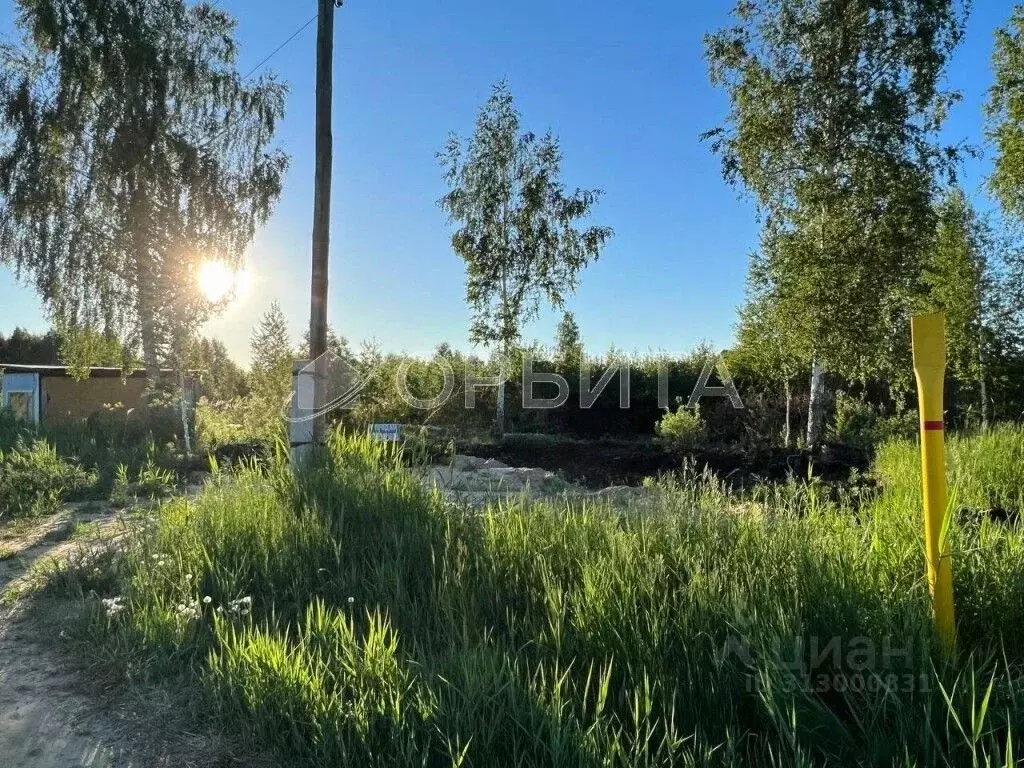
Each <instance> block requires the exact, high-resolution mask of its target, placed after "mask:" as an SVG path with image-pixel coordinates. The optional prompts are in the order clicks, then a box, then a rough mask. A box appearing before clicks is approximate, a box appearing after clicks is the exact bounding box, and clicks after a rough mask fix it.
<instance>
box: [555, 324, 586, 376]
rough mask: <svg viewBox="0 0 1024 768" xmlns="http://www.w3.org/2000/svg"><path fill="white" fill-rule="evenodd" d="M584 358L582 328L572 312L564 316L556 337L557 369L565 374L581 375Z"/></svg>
mask: <svg viewBox="0 0 1024 768" xmlns="http://www.w3.org/2000/svg"><path fill="white" fill-rule="evenodd" d="M582 358H583V342H582V340H581V339H580V327H579V325H577V324H576V318H575V316H574V315H573V313H572V312H565V313H563V314H562V319H561V320H560V321H559V323H558V331H557V335H556V337H555V358H554V361H555V367H556V368H557V370H559V371H563V372H565V373H569V374H572V373H576V374H578V373H579V368H580V362H581V361H582Z"/></svg>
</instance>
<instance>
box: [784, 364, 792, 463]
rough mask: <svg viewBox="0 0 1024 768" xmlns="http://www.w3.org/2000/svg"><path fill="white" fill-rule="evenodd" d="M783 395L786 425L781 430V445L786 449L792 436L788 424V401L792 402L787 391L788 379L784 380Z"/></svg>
mask: <svg viewBox="0 0 1024 768" xmlns="http://www.w3.org/2000/svg"><path fill="white" fill-rule="evenodd" d="M784 394H785V396H786V425H785V426H784V427H783V429H782V444H783V446H785V447H786V448H789V443H790V440H791V439H792V434H791V432H790V428H789V424H790V401H791V400H792V397H791V393H790V390H789V379H788V378H787V379H786V382H785V389H784Z"/></svg>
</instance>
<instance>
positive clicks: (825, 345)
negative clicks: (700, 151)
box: [705, 0, 963, 378]
mask: <svg viewBox="0 0 1024 768" xmlns="http://www.w3.org/2000/svg"><path fill="white" fill-rule="evenodd" d="M734 16H735V18H736V20H737V24H736V26H734V27H731V28H727V29H724V30H721V31H719V32H717V33H715V34H712V35H709V36H707V37H706V38H705V55H706V57H707V60H708V66H709V71H710V77H711V81H712V83H713V84H715V85H718V86H721V87H722V88H724V89H725V90H726V92H727V93H728V95H729V98H730V103H731V108H730V112H729V114H728V116H727V117H726V121H725V124H724V125H723V126H722V127H720V128H718V129H716V130H714V131H710V132H708V133H707V134H705V138H706V139H709V140H711V142H712V144H711V146H712V149H713V150H714V151H715V152H716V153H718V154H719V155H721V157H722V164H723V174H724V176H725V178H726V180H727V181H729V182H730V183H732V184H738V185H742V186H743V187H744V189H745V190H746V191H748V192H749V193H750V194H751V195H752V196H753V197H754V198H755V199H756V200H757V203H758V205H759V208H760V209H761V212H762V215H763V216H764V226H763V229H762V246H761V253H760V254H759V256H758V257H757V258H756V259H755V261H754V263H753V265H752V268H751V275H750V277H751V301H752V302H755V304H757V305H760V306H755V307H754V309H753V311H752V312H749V313H748V321H749V319H750V318H752V317H753V316H754V315H758V316H761V317H763V318H770V322H771V323H773V324H775V327H777V328H778V329H779V333H778V334H777V335H778V336H779V338H778V339H777V340H776V341H774V342H773V343H772V346H774V347H776V352H775V353H773V355H772V357H774V358H775V360H774V364H775V365H776V367H777V365H778V364H779V363H781V360H780V359H779V356H780V355H779V352H778V348H779V347H780V345H781V346H783V347H785V348H786V349H787V350H788V355H787V356H795V357H796V358H797V359H799V360H800V361H801V362H802V364H803V365H804V366H807V365H808V364H809V363H810V359H811V357H817V358H818V359H819V360H820V361H821V362H823V363H824V364H825V366H826V367H827V368H828V370H830V371H832V372H835V373H840V374H844V375H847V376H850V377H854V378H863V377H864V376H865V375H867V374H868V373H875V374H878V373H881V372H883V371H884V369H885V368H886V367H888V366H889V365H893V364H897V363H899V362H901V361H902V358H903V357H904V356H905V350H904V349H902V347H905V343H904V342H903V341H902V339H903V337H904V336H905V335H906V327H905V320H906V316H907V314H908V311H909V305H910V301H911V298H912V296H913V289H914V284H915V281H916V279H917V275H918V273H919V269H920V263H919V262H920V257H921V253H922V251H923V249H924V248H925V247H927V244H928V242H929V238H930V236H931V232H932V231H933V227H934V218H935V217H934V211H933V209H932V199H933V196H934V193H935V189H936V178H937V174H939V173H940V172H944V171H949V172H951V170H952V165H953V162H954V160H955V158H956V151H955V150H953V149H951V148H945V147H941V146H939V145H937V144H936V143H935V131H936V130H937V129H938V127H939V126H940V125H941V123H942V120H943V119H944V116H945V112H946V109H947V107H948V105H949V104H950V103H951V102H952V101H953V100H955V99H956V98H957V95H956V94H952V93H946V92H943V91H941V90H939V87H938V82H939V80H940V78H941V76H942V73H943V72H944V70H945V66H946V63H947V60H948V57H949V54H950V52H951V51H952V49H953V48H954V47H955V46H956V44H957V43H958V42H959V40H960V38H961V36H962V34H963V23H962V18H961V14H960V13H959V6H958V4H957V3H955V2H934V1H933V0H884V1H883V2H867V1H866V0H851V1H850V2H841V3H837V2H830V1H829V0H761V2H753V1H745V2H741V3H739V4H738V5H737V7H736V9H735V10H734ZM758 324H759V325H761V326H763V325H764V321H761V322H759V323H758ZM885 372H886V373H887V372H888V371H885Z"/></svg>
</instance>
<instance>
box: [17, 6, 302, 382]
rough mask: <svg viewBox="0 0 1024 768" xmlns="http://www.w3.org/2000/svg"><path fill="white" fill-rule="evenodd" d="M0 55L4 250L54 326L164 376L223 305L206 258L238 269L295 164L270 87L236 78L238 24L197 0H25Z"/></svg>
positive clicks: (279, 99) (277, 95)
mask: <svg viewBox="0 0 1024 768" xmlns="http://www.w3.org/2000/svg"><path fill="white" fill-rule="evenodd" d="M19 5H20V15H19V19H18V24H19V26H20V28H21V30H22V31H23V33H24V37H23V42H22V45H21V46H20V47H7V48H5V49H3V50H2V51H0V57H2V59H3V64H4V67H3V70H2V74H0V126H2V127H0V130H2V131H3V133H4V135H5V139H6V141H5V142H4V143H3V145H2V147H0V253H2V254H3V256H2V257H0V258H2V259H4V260H5V261H7V262H9V263H11V264H12V265H13V266H14V267H15V268H17V269H19V270H20V271H22V272H23V273H24V274H25V275H26V276H28V277H30V278H31V279H32V280H33V282H34V283H35V286H36V288H37V289H38V291H39V292H40V295H41V296H42V298H43V300H44V301H45V302H46V304H47V306H48V308H49V309H50V310H51V311H52V312H53V314H54V315H55V316H56V317H59V318H61V319H62V321H64V322H66V323H67V324H68V325H70V326H76V325H88V326H91V327H94V328H97V329H100V330H102V331H103V332H105V333H107V334H108V335H116V336H118V337H120V338H121V339H122V340H123V341H126V342H128V343H129V344H130V346H135V345H136V344H137V343H138V342H139V341H140V340H141V342H142V346H143V352H144V357H145V360H146V364H147V366H149V367H155V366H156V365H157V364H158V363H159V362H161V361H164V360H167V359H168V358H169V357H172V356H173V355H172V349H171V348H172V347H178V348H179V352H180V347H181V340H180V337H181V336H182V335H183V334H184V335H187V332H188V330H189V329H192V328H195V327H196V326H197V325H198V324H199V323H200V322H201V321H202V320H203V319H204V317H205V316H206V315H207V314H208V313H209V311H210V310H211V306H210V304H209V303H208V302H206V301H205V300H203V299H202V297H200V296H199V295H198V294H197V292H196V290H195V273H196V270H197V267H198V265H199V264H200V263H202V262H203V261H204V260H207V259H215V258H216V259H220V260H223V261H225V262H227V263H228V264H230V265H236V264H237V263H238V262H239V261H240V260H241V258H242V255H243V252H244V250H245V248H246V247H247V246H248V244H249V243H250V242H251V240H252V238H253V235H254V233H255V230H256V227H257V226H259V225H260V224H261V223H262V222H264V221H265V220H266V218H267V217H268V216H269V215H270V212H271V210H272V208H273V205H274V203H275V201H276V200H277V198H278V196H279V194H280V191H281V184H282V179H283V175H284V172H285V170H286V167H287V158H286V156H285V155H284V153H282V152H280V151H279V150H275V149H273V148H272V146H271V143H272V140H273V135H274V130H275V127H276V123H277V121H278V120H279V119H280V118H281V117H282V116H283V112H284V96H285V89H284V87H283V86H282V85H281V84H280V83H278V82H276V81H275V80H274V78H273V77H261V78H259V79H258V80H256V81H247V80H244V79H243V78H242V77H241V76H240V75H239V74H238V72H237V71H236V70H235V68H234V63H235V55H236V51H235V43H234V32H235V22H234V20H233V19H232V18H231V17H230V16H228V15H227V14H225V13H223V12H221V11H218V10H216V9H214V8H212V7H211V6H209V5H206V4H201V5H192V4H189V3H186V2H184V0H147V2H142V1H141V0H97V2H90V3H80V2H76V1H75V0H31V2H30V1H29V0H21V2H20V3H19Z"/></svg>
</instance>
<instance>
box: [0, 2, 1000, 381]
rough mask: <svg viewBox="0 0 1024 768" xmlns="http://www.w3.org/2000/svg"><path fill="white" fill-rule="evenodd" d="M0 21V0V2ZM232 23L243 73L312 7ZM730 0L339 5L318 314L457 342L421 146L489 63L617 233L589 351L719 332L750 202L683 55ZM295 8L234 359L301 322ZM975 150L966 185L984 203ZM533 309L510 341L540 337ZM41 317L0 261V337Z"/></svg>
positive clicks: (434, 185) (309, 81)
mask: <svg viewBox="0 0 1024 768" xmlns="http://www.w3.org/2000/svg"><path fill="white" fill-rule="evenodd" d="M0 3H2V4H0V31H2V32H3V33H4V34H5V35H8V34H10V31H11V29H12V10H13V3H12V2H11V1H10V0H0ZM221 5H223V6H224V7H226V8H227V9H229V10H230V11H231V12H232V13H233V14H234V15H235V16H236V18H237V19H238V20H239V30H238V34H239V39H240V43H241V46H242V52H241V60H240V63H239V68H240V69H241V70H242V71H245V70H247V69H248V68H249V67H251V66H253V65H254V64H255V63H256V62H258V61H259V60H260V59H262V58H263V57H264V56H265V55H266V54H268V53H269V52H270V51H271V50H273V49H274V48H275V47H276V46H277V45H278V44H279V43H281V42H282V41H283V40H284V38H285V37H287V36H288V35H289V34H290V33H291V32H292V31H294V30H295V29H296V28H298V27H299V26H300V25H301V24H302V23H303V22H305V21H306V20H307V19H308V18H309V17H310V16H312V15H313V13H314V12H315V10H316V3H315V2H314V0H293V1H292V2H287V3H282V2H280V0H244V1H243V0H222V2H221ZM731 6H732V0H707V2H703V3H697V2H679V0H636V1H635V2H630V3H627V2H611V0H586V2H584V0H558V2H551V0H520V2H517V3H485V2H479V0H445V2H444V3H422V2H417V1H414V0H391V1H390V2H381V0H347V2H346V3H345V7H344V8H341V9H339V10H338V11H337V17H336V34H337V41H336V65H335V105H334V147H335V154H334V200H333V207H332V210H333V212H332V228H331V236H332V243H331V269H330V298H329V310H328V311H329V317H330V321H331V324H332V325H334V326H335V327H336V328H337V329H338V330H339V331H341V332H342V333H343V334H344V335H346V336H347V337H348V338H349V339H350V340H352V341H354V342H357V343H358V342H359V341H360V340H362V339H370V338H375V339H377V340H378V341H379V342H380V343H381V344H382V345H383V346H384V347H385V349H388V350H405V351H408V352H413V353H426V352H429V351H430V350H431V349H433V348H434V346H436V345H437V344H438V343H439V342H441V341H448V342H449V343H451V344H452V345H453V346H456V347H461V348H468V342H467V338H466V337H467V330H466V329H467V327H468V323H469V313H468V311H467V309H466V306H465V302H464V298H463V297H464V294H463V268H462V264H461V262H460V261H459V260H458V258H457V257H456V256H455V255H454V254H452V252H451V250H450V248H449V244H448V237H449V233H448V229H447V226H446V224H445V221H444V219H443V216H442V214H441V212H440V211H439V210H438V208H437V206H436V203H435V201H436V200H437V198H438V197H440V196H441V195H442V194H443V192H444V187H443V184H442V181H441V176H440V172H439V169H438V167H437V164H436V161H435V153H436V152H437V151H438V150H439V149H440V148H441V147H442V145H443V143H444V141H445V138H446V136H447V134H448V133H449V132H450V131H452V130H454V131H457V132H458V133H460V134H462V135H466V134H468V133H469V132H470V131H471V129H472V125H473V119H474V117H475V114H476V111H477V108H478V107H479V106H480V104H481V103H482V102H483V101H484V100H485V99H486V98H487V96H488V94H489V90H490V88H491V85H492V84H493V83H495V82H496V81H498V80H500V79H501V78H503V77H507V78H508V79H509V81H510V83H511V85H512V88H513V91H514V93H515V95H516V98H517V101H518V104H519V107H520V110H521V112H522V114H523V123H524V126H525V127H527V128H530V129H533V130H537V131H541V130H544V129H546V128H549V127H550V128H551V129H553V131H554V132H555V133H556V134H557V135H558V136H559V137H560V138H561V141H562V147H563V151H564V155H565V161H564V168H563V172H564V180H565V181H566V183H567V185H569V186H585V187H599V188H602V189H604V190H605V198H604V200H603V201H602V203H601V205H600V206H599V207H598V209H597V214H596V216H595V221H598V222H599V223H602V224H608V225H610V226H612V227H614V228H615V230H616V237H615V239H614V240H613V241H612V242H611V244H610V245H609V247H608V248H607V250H606V251H605V253H604V255H603V256H602V258H601V260H600V261H599V262H597V263H596V264H594V265H593V266H591V267H590V268H589V269H588V270H587V271H586V272H585V273H584V274H583V277H582V284H581V287H580V290H579V291H578V292H577V294H576V295H575V296H574V297H573V298H572V299H571V300H570V307H571V308H572V309H573V310H574V311H575V313H576V315H577V318H578V320H579V324H580V327H581V330H582V333H583V337H584V340H585V342H586V344H587V346H588V348H590V349H592V350H595V351H601V350H605V349H607V348H608V347H609V346H610V345H613V344H614V345H615V346H616V347H618V348H620V349H624V350H636V351H645V350H649V349H663V350H668V351H677V350H683V349H686V348H689V347H690V346H692V345H693V344H694V343H695V342H697V341H699V340H709V341H711V342H713V343H715V344H717V345H719V346H724V345H727V344H729V343H730V341H731V339H732V334H733V323H734V320H735V310H736V307H737V306H738V305H739V303H740V302H741V300H742V297H743V287H744V277H745V272H746V264H747V258H748V255H749V253H750V252H751V250H752V249H753V248H754V247H755V246H756V243H757V223H756V221H755V218H754V211H753V207H752V206H751V204H750V203H749V202H748V201H745V200H743V199H740V198H739V197H738V195H737V192H736V191H734V190H732V189H730V188H728V187H726V185H725V184H724V183H723V182H722V180H721V175H720V166H719V162H718V160H717V159H716V158H715V157H713V156H712V155H711V153H710V151H709V149H708V148H707V146H705V145H703V144H701V143H700V142H699V140H698V136H699V134H700V133H701V132H702V131H704V130H707V129H708V128H711V127H714V126H715V125H717V124H718V123H719V122H720V121H721V119H722V117H723V115H724V113H725V110H726V101H725V98H724V96H723V95H722V94H721V93H719V92H716V91H715V90H713V89H712V88H711V87H710V86H709V84H708V82H707V76H706V70H705V65H704V62H703V59H702V55H701V36H702V35H703V34H704V33H705V32H707V31H709V30H713V29H716V28H718V27H720V26H722V25H723V24H724V23H726V21H727V15H728V10H729V9H730V7H731ZM1009 7H1010V4H1009V3H1004V2H997V1H996V0H975V8H974V11H973V14H972V17H971V20H970V24H969V28H968V36H967V40H966V41H965V43H964V45H963V47H962V48H961V49H960V51H959V52H958V54H957V56H956V59H955V61H954V63H953V67H952V70H951V74H950V83H949V85H950V86H951V87H954V88H958V89H960V90H962V91H963V93H964V101H963V103H962V104H960V105H959V106H957V107H956V109H955V111H954V113H953V115H952V117H951V120H950V121H949V123H948V127H947V134H948V138H950V139H966V140H969V141H971V142H973V143H976V144H980V143H981V128H982V116H981V104H982V102H983V100H984V93H985V89H986V88H987V87H988V85H989V83H990V82H991V72H990V53H991V47H992V32H993V30H994V29H995V27H996V26H998V25H1000V24H1003V23H1005V21H1006V19H1007V17H1008V16H1009ZM315 27H316V25H315V23H314V24H313V25H311V26H310V27H309V28H307V29H306V30H305V31H304V32H303V33H302V35H300V36H299V37H298V38H297V39H296V40H294V41H293V42H292V43H291V44H289V46H288V47H287V48H286V49H284V50H283V51H282V52H281V53H279V54H278V55H277V56H275V57H274V59H273V60H272V61H271V63H270V65H269V67H270V68H271V69H273V70H274V71H276V72H277V73H278V74H279V75H280V77H281V78H282V79H284V80H285V81H287V82H288V83H289V84H290V86H291V95H290V97H289V102H288V115H287V118H286V120H285V121H284V123H283V124H282V125H281V129H280V133H279V142H280V144H281V145H282V146H283V147H284V148H285V149H286V150H287V151H288V152H289V153H290V155H291V157H292V165H291V170H290V173H289V175H288V178H287V180H286V184H285V191H284V195H283V196H282V198H281V201H280V204H279V205H278V207H277V211H276V213H275V215H274V217H273V219H272V220H271V221H270V223H269V224H268V226H267V227H266V228H265V229H264V230H263V231H262V232H261V233H260V234H259V235H258V237H257V239H256V241H255V242H254V244H253V246H252V248H251V251H250V254H249V257H248V263H249V265H250V269H251V270H252V272H253V274H254V277H255V280H254V285H253V287H252V289H251V291H250V292H249V294H248V295H247V296H246V297H244V298H243V299H240V300H239V301H238V302H236V304H235V305H233V306H232V307H231V308H229V309H228V310H227V311H226V312H225V314H224V315H223V316H222V317H221V318H219V319H218V320H216V321H214V322H212V323H211V324H210V325H209V326H208V327H207V329H206V332H207V334H208V335H212V336H216V337H218V338H221V339H223V340H224V341H225V343H226V344H227V345H228V348H229V350H230V351H231V353H232V354H233V355H234V356H235V357H236V358H237V359H239V360H240V361H242V362H246V361H247V360H248V356H249V355H248V336H249V331H250V329H251V327H252V325H253V323H254V322H255V321H256V319H257V318H258V317H259V315H260V314H261V313H262V312H263V311H264V310H265V309H266V308H267V306H268V305H269V303H270V302H271V301H272V300H273V299H277V300H279V301H280V302H281V304H282V306H283V307H284V310H285V313H286V314H287V316H288V319H289V322H290V324H291V327H292V328H293V330H294V332H295V336H296V338H298V337H299V336H300V335H301V333H302V331H303V330H304V328H305V327H306V326H307V323H308V300H309V271H310V268H309V261H310V230H311V216H312V214H311V210H312V195H313V192H312V178H313V166H312V160H313V63H314V43H315V36H316V35H315ZM986 169H987V164H986V161H984V160H982V161H972V162H970V163H969V164H968V166H967V168H966V173H965V176H964V181H965V184H966V187H967V190H968V192H969V193H970V194H974V195H975V196H976V198H977V199H978V202H979V204H980V205H982V206H983V207H988V205H989V204H988V203H987V202H986V201H985V200H984V199H983V197H982V179H983V175H984V174H985V173H986ZM555 322H556V318H555V317H554V316H553V315H551V314H545V315H543V316H542V317H541V318H540V320H539V321H538V322H537V323H535V324H533V325H532V326H531V327H530V328H528V329H527V330H526V334H525V335H526V338H527V339H537V340H540V341H542V342H544V343H550V342H551V339H552V336H553V333H554V325H555ZM15 325H22V326H25V327H28V328H29V329H31V330H42V329H44V328H46V327H47V322H46V317H45V313H44V312H43V310H42V307H41V306H40V304H39V302H38V300H37V299H36V297H35V295H34V293H33V292H32V291H31V290H30V289H28V288H25V287H22V286H18V285H17V284H16V282H15V280H14V276H13V275H12V274H11V273H10V272H9V271H6V270H4V269H3V268H0V332H9V331H10V330H11V329H12V328H13V327H14V326H15Z"/></svg>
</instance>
